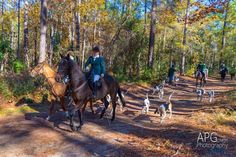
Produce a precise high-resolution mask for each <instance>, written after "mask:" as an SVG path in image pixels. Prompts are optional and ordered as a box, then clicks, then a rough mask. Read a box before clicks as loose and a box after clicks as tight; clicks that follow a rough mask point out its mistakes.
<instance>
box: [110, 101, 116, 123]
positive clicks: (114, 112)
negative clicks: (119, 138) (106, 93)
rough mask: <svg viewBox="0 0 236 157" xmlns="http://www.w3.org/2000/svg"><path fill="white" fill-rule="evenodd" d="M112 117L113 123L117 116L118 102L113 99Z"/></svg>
mask: <svg viewBox="0 0 236 157" xmlns="http://www.w3.org/2000/svg"><path fill="white" fill-rule="evenodd" d="M112 111H113V112H112V117H111V121H113V120H114V119H115V115H116V101H115V100H114V99H112Z"/></svg>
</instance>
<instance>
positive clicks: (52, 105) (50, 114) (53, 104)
mask: <svg viewBox="0 0 236 157" xmlns="http://www.w3.org/2000/svg"><path fill="white" fill-rule="evenodd" d="M54 106H55V99H54V98H52V99H51V102H50V108H49V115H48V117H47V118H46V120H50V118H51V116H52V114H53V110H54Z"/></svg>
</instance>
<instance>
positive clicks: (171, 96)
mask: <svg viewBox="0 0 236 157" xmlns="http://www.w3.org/2000/svg"><path fill="white" fill-rule="evenodd" d="M174 93H175V92H174V91H173V92H172V93H171V94H170V96H169V99H168V102H169V103H170V100H171V97H172V95H173V94H174Z"/></svg>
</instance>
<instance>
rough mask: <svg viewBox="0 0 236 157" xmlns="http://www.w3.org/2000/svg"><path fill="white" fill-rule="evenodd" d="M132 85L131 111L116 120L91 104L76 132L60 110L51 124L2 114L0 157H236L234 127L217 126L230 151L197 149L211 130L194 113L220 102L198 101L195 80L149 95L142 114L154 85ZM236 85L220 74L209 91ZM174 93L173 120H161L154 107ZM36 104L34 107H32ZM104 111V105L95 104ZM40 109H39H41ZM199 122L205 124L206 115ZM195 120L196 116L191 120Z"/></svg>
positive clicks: (37, 117) (36, 116) (39, 117)
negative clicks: (101, 116)
mask: <svg viewBox="0 0 236 157" xmlns="http://www.w3.org/2000/svg"><path fill="white" fill-rule="evenodd" d="M122 88H123V89H127V88H130V90H129V93H128V94H127V95H126V96H125V99H126V101H127V107H126V109H125V110H124V111H123V112H121V111H119V109H117V117H116V120H115V121H114V122H113V123H111V124H110V123H109V121H108V120H107V119H106V118H104V119H99V115H98V114H96V115H92V114H91V112H90V110H89V108H87V111H86V112H85V114H84V123H85V125H84V126H83V128H82V130H80V131H79V132H71V131H70V128H69V126H68V121H67V120H66V118H65V115H64V114H63V113H62V112H57V113H56V114H55V115H54V116H53V117H52V119H51V120H50V121H49V122H48V121H46V120H45V118H46V115H47V114H46V112H41V110H40V112H38V113H26V114H25V115H20V116H9V117H2V118H1V117H0V156H2V157H5V156H6V157H14V156H39V157H41V156H42V157H45V156H50V157H51V156H52V157H58V156H65V157H66V156H72V157H73V156H79V157H87V156H116V157H117V156H132V157H139V156H145V157H146V156H172V155H174V156H236V152H235V150H234V148H236V133H235V127H234V130H232V132H231V133H229V134H227V133H226V132H225V131H224V130H217V128H212V129H213V130H217V136H219V137H224V138H227V139H228V148H227V149H223V148H221V149H204V148H201V149H199V148H196V142H197V137H198V135H199V132H202V131H207V130H206V129H204V128H202V127H201V125H197V124H196V125H195V124H192V123H191V122H192V119H191V118H192V115H193V114H194V113H195V112H196V113H197V114H198V112H197V111H199V110H201V109H202V108H205V107H211V106H215V103H214V102H213V103H208V101H207V100H204V102H203V103H200V102H198V101H196V96H195V93H194V92H193V91H194V89H195V87H194V80H193V79H192V78H189V77H181V79H180V81H179V83H178V86H177V87H175V86H168V85H167V86H166V87H165V97H164V100H159V99H158V96H157V94H156V95H150V99H151V111H150V113H148V115H141V114H140V113H141V108H142V106H143V100H144V98H145V95H146V93H147V92H148V91H149V90H150V87H145V86H136V85H130V86H129V85H123V86H122ZM235 88H236V81H234V82H232V81H226V82H225V83H221V82H219V81H218V80H216V79H215V78H212V79H209V80H208V84H207V86H206V89H213V90H215V91H216V100H215V101H220V99H222V98H223V96H222V95H223V93H224V92H225V91H228V90H232V89H235ZM173 90H174V91H175V94H174V95H173V101H172V102H173V105H174V108H173V110H174V112H173V117H172V119H169V118H166V119H165V121H164V124H162V125H161V124H160V118H159V115H155V114H154V113H153V111H154V110H155V108H156V107H157V105H160V104H161V103H162V102H164V101H165V100H167V98H168V96H169V94H170V93H171V92H172V91H173ZM31 107H35V106H34V105H31ZM94 108H95V109H97V110H100V109H101V108H100V107H99V106H96V105H95V106H94ZM36 109H37V108H36ZM199 114H203V115H202V116H201V115H200V117H202V119H197V120H196V121H199V120H201V121H200V122H201V123H203V125H204V113H199ZM190 119H191V120H190ZM228 129H231V128H228Z"/></svg>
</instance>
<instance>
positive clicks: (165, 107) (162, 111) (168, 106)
mask: <svg viewBox="0 0 236 157" xmlns="http://www.w3.org/2000/svg"><path fill="white" fill-rule="evenodd" d="M173 94H174V92H172V93H171V94H170V96H169V100H168V102H166V103H164V104H161V105H160V106H159V107H158V108H157V109H156V110H155V112H154V113H155V114H156V113H157V112H158V113H159V114H160V117H161V123H162V122H163V120H164V119H165V117H166V112H167V111H169V113H170V114H169V118H171V117H172V111H173V110H172V108H173V105H172V103H171V97H172V95H173Z"/></svg>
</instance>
